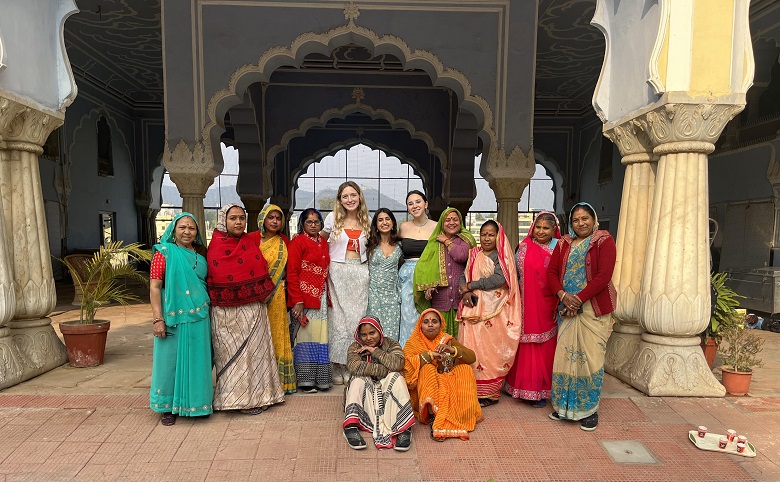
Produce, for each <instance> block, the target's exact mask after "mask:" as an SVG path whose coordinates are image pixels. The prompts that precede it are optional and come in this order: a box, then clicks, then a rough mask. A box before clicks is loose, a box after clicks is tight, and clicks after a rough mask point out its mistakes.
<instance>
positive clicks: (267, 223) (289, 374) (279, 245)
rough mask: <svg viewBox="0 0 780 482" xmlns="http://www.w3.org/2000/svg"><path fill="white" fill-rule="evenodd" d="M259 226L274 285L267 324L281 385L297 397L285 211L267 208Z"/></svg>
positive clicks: (286, 391) (271, 205)
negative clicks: (291, 335)
mask: <svg viewBox="0 0 780 482" xmlns="http://www.w3.org/2000/svg"><path fill="white" fill-rule="evenodd" d="M257 225H258V227H259V228H260V232H261V233H262V238H261V239H260V252H261V253H262V255H263V258H264V259H265V262H266V263H268V270H269V271H268V274H269V276H270V277H271V281H273V283H274V291H273V294H272V295H271V301H269V302H268V321H269V322H270V325H271V339H272V340H273V343H274V353H275V354H276V366H277V367H278V370H279V381H280V382H281V383H282V390H284V393H285V394H289V393H295V367H294V366H293V353H292V347H291V346H290V325H289V318H288V316H287V299H286V291H287V290H286V289H285V281H284V278H285V268H286V266H287V256H288V254H287V244H288V243H289V242H290V240H289V239H287V236H285V235H284V234H282V229H283V228H284V214H282V209H281V208H280V207H279V206H276V205H274V204H269V205H268V206H266V207H264V208H263V210H262V211H260V215H259V216H258V218H257Z"/></svg>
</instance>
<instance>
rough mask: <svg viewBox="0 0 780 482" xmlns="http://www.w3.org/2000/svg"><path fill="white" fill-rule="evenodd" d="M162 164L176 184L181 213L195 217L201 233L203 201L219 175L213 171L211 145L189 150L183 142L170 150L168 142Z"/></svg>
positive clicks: (200, 143) (203, 222)
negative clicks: (179, 197) (180, 201)
mask: <svg viewBox="0 0 780 482" xmlns="http://www.w3.org/2000/svg"><path fill="white" fill-rule="evenodd" d="M163 165H164V166H165V169H167V170H168V173H169V174H170V176H171V181H173V183H174V184H176V188H178V190H179V195H180V196H181V199H182V204H181V208H182V210H184V211H186V212H188V213H191V214H192V215H193V216H195V218H196V221H197V222H198V226H200V227H201V230H205V229H206V223H205V221H206V215H205V212H204V211H203V198H204V197H205V196H206V191H207V190H208V188H209V186H211V185H212V184H213V183H214V178H215V177H217V175H218V174H219V173H218V172H216V171H215V170H214V159H213V158H212V155H211V149H210V148H209V147H208V143H204V142H202V141H198V142H196V143H195V146H194V147H193V148H190V147H189V146H188V145H187V143H186V142H184V140H180V141H179V142H178V144H176V147H175V148H174V149H173V151H171V149H170V148H169V146H168V142H166V143H165V149H164V150H163Z"/></svg>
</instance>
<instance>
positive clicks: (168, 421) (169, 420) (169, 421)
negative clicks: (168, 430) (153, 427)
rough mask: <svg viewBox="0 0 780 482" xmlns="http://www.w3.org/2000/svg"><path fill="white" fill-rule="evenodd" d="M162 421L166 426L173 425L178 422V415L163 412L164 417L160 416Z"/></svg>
mask: <svg viewBox="0 0 780 482" xmlns="http://www.w3.org/2000/svg"><path fill="white" fill-rule="evenodd" d="M160 423H161V424H163V425H165V426H166V427H170V426H171V425H173V424H175V423H176V415H174V414H172V413H171V412H165V413H163V414H162V417H161V418H160Z"/></svg>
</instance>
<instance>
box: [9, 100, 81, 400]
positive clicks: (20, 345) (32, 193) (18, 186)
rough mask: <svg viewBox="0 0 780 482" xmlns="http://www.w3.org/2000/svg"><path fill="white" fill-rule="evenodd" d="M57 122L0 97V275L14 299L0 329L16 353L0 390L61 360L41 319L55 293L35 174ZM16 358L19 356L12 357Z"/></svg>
mask: <svg viewBox="0 0 780 482" xmlns="http://www.w3.org/2000/svg"><path fill="white" fill-rule="evenodd" d="M63 120H64V114H62V113H60V112H54V111H47V110H46V109H45V108H44V107H41V106H36V105H31V104H30V103H28V102H27V101H24V100H22V99H20V98H17V97H15V96H13V95H12V94H10V93H0V137H2V140H0V197H1V198H2V207H3V211H2V222H3V224H4V230H5V236H4V237H3V239H2V242H3V244H4V245H5V246H6V249H7V251H6V259H5V260H3V259H2V258H0V263H2V264H6V263H8V262H10V265H6V266H5V267H4V268H0V271H5V273H6V275H5V276H8V273H9V272H10V273H11V276H12V279H13V288H14V295H15V304H14V305H12V306H13V307H14V314H13V319H12V320H11V321H10V322H8V325H7V328H2V330H0V331H2V333H4V334H8V333H9V331H10V336H11V338H12V339H13V344H14V345H15V346H16V348H17V349H18V353H14V352H12V351H9V352H7V353H6V355H10V356H11V358H6V359H4V360H3V361H2V362H0V363H2V370H3V373H2V376H0V387H6V386H10V385H13V384H16V383H19V382H20V381H23V380H27V379H30V378H32V377H34V376H37V375H40V374H41V373H44V372H46V371H48V370H51V369H52V368H55V367H57V366H59V365H62V364H63V363H65V362H66V361H67V354H66V353H65V347H64V345H63V344H62V342H61V341H60V339H59V337H57V334H56V333H55V332H54V328H53V327H52V326H51V319H50V318H48V317H47V315H48V314H49V313H51V311H52V309H54V306H55V305H56V304H57V295H56V292H55V289H54V276H53V274H52V265H51V254H50V252H49V239H48V234H47V229H46V216H45V213H44V206H43V195H42V193H41V177H40V173H39V171H38V155H39V154H41V153H42V152H43V148H42V147H41V146H43V143H44V142H45V141H46V138H47V137H48V136H49V134H50V133H51V132H52V131H53V130H54V129H56V128H57V127H59V126H60V125H62V122H63ZM3 311H6V313H7V310H3ZM6 316H7V315H6ZM8 329H10V330H8ZM6 343H7V342H6ZM16 355H18V356H19V358H16V359H14V358H13V357H14V356H16Z"/></svg>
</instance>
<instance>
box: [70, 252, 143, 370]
mask: <svg viewBox="0 0 780 482" xmlns="http://www.w3.org/2000/svg"><path fill="white" fill-rule="evenodd" d="M151 257H152V255H151V252H150V251H148V250H145V249H141V245H140V244H139V243H130V244H127V245H124V244H123V242H122V241H113V242H111V243H108V244H107V245H105V246H101V247H100V250H99V251H98V252H96V253H95V254H94V255H93V256H92V258H90V259H89V260H88V261H86V262H83V263H80V266H77V265H76V264H74V263H73V262H72V261H71V260H68V259H67V258H66V259H61V260H60V261H61V262H62V263H63V264H64V265H65V266H66V267H67V268H68V271H69V272H70V273H71V276H72V278H73V281H74V283H76V284H77V286H78V287H79V288H80V290H81V292H82V300H81V308H80V312H79V319H78V321H64V322H61V323H60V324H59V327H60V333H62V336H63V338H64V339H65V348H66V349H67V351H68V359H69V360H70V365H71V366H73V367H91V366H97V365H100V364H102V363H103V355H104V353H105V350H106V334H107V332H108V330H109V328H110V327H111V322H110V321H108V320H96V319H95V312H97V310H98V308H100V307H101V306H105V305H107V304H108V303H111V302H115V303H119V304H122V305H126V304H128V303H130V302H133V301H140V299H139V298H138V296H136V295H135V294H133V293H132V292H130V291H129V290H128V289H127V288H126V286H125V285H124V283H123V282H122V280H123V279H132V280H137V281H140V282H142V283H143V284H145V285H146V286H148V285H149V278H148V276H147V275H146V274H144V273H142V272H140V271H138V270H137V269H136V267H135V263H136V262H138V261H148V260H151Z"/></svg>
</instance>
